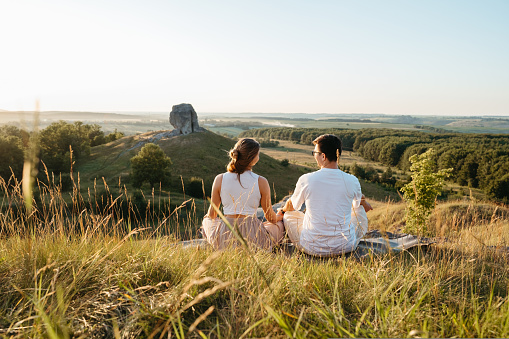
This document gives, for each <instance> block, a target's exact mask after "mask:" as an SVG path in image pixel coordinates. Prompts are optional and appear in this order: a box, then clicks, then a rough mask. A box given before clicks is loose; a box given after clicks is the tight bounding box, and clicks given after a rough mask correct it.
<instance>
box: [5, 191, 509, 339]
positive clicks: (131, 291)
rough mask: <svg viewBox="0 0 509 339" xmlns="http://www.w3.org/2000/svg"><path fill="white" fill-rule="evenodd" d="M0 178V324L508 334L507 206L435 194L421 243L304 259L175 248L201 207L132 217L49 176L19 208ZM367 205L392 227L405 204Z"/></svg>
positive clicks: (137, 332) (73, 329)
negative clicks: (430, 232) (438, 199)
mask: <svg viewBox="0 0 509 339" xmlns="http://www.w3.org/2000/svg"><path fill="white" fill-rule="evenodd" d="M3 191H4V194H3V199H4V200H5V201H7V202H8V204H4V206H6V207H4V209H2V212H1V213H2V217H1V218H0V336H6V337H14V338H25V337H30V338H34V337H36V338H38V337H45V338H48V337H49V338H62V337H63V338H66V337H77V338H89V337H118V338H119V337H126V338H158V337H167V336H172V337H179V338H183V337H212V338H219V337H222V338H240V337H243V338H247V337H298V338H301V337H313V338H315V337H316V338H326V337H353V336H356V337H507V336H509V297H508V290H509V268H508V266H507V252H504V251H502V249H503V248H504V247H506V246H508V244H509V218H508V216H509V210H508V209H507V208H505V207H501V206H496V205H493V204H491V203H482V202H476V201H467V202H461V201H456V202H447V203H444V204H440V205H438V208H437V210H436V212H435V214H434V216H433V219H432V220H431V224H432V226H433V227H431V228H432V229H434V230H435V232H436V233H437V235H439V236H441V237H442V239H446V241H443V242H440V243H438V244H437V245H435V246H433V247H432V248H431V249H430V250H429V251H427V252H412V253H403V254H400V255H396V254H388V255H383V256H370V257H368V258H365V259H363V260H356V259H351V258H350V259H349V258H341V257H340V258H335V259H328V260H309V259H308V258H307V257H304V256H302V255H299V254H298V253H296V254H294V255H288V254H286V253H285V252H282V251H279V250H276V251H274V252H273V253H268V252H264V251H254V252H253V251H252V250H249V251H248V250H247V249H246V248H243V247H239V248H232V249H227V250H224V251H220V252H213V251H212V250H211V249H210V248H202V249H199V248H196V247H187V248H184V247H182V246H181V245H179V244H178V243H177V241H178V239H179V237H180V236H181V235H180V234H179V233H178V232H175V229H176V227H174V225H175V224H174V223H176V222H179V218H180V221H183V223H184V224H186V225H187V226H186V227H188V228H197V227H198V226H199V220H197V219H196V217H195V214H193V212H192V210H188V211H187V212H185V213H182V214H180V215H179V212H182V211H183V207H180V208H176V209H175V210H169V211H168V213H169V214H168V215H164V216H162V215H159V214H154V213H152V214H151V213H150V212H149V213H147V216H146V218H145V219H141V220H140V219H136V220H135V219H132V215H134V214H135V211H134V210H132V209H133V208H134V207H133V206H132V205H131V207H130V209H129V210H128V211H127V212H130V213H131V214H129V213H127V214H126V213H125V211H124V210H122V209H121V208H120V206H119V200H117V199H116V195H113V194H112V195H111V198H110V199H109V200H108V203H107V204H104V205H103V208H102V209H97V208H93V207H92V206H93V205H94V204H96V203H98V202H97V201H93V200H91V201H89V200H88V198H87V197H86V196H85V197H83V196H81V194H80V193H79V191H78V190H77V189H75V190H73V193H72V194H71V204H65V203H63V202H64V199H63V197H62V194H61V193H60V192H59V190H58V187H55V186H52V185H50V186H48V187H43V188H42V193H43V195H42V197H41V201H40V202H36V201H34V204H35V210H34V211H33V213H27V212H26V210H25V209H24V207H23V204H22V201H23V197H22V196H21V190H20V187H19V186H16V187H11V188H9V189H8V188H6V187H3ZM123 194H125V195H126V196H129V194H128V192H124V193H123ZM41 202H45V204H44V205H41V204H40V203H41ZM91 205H92V206H91ZM130 216H131V217H130ZM369 218H370V225H371V226H370V227H371V228H373V227H374V228H378V229H386V230H394V229H396V228H397V227H398V223H401V222H404V205H402V204H401V203H396V204H393V203H385V204H384V203H377V204H376V205H375V210H374V211H372V212H370V214H369ZM182 219H183V220H182ZM158 229H159V230H161V229H166V230H168V232H167V234H169V235H163V233H164V232H157V231H156V230H158ZM490 246H491V247H490Z"/></svg>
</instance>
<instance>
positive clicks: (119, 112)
mask: <svg viewBox="0 0 509 339" xmlns="http://www.w3.org/2000/svg"><path fill="white" fill-rule="evenodd" d="M35 112H36V111H35V110H32V111H30V110H28V111H8V110H3V109H0V115H1V114H2V113H20V114H21V113H23V114H34V113H35ZM170 112H171V110H168V111H106V110H105V111H88V110H87V111H60V110H44V111H38V113H39V114H41V113H42V114H44V113H92V114H119V115H121V114H124V115H150V114H156V115H169V114H170ZM196 113H197V114H198V117H200V115H205V116H208V115H214V114H217V115H221V114H224V115H239V116H240V115H248V114H260V115H295V114H299V115H317V116H318V115H331V116H339V115H344V116H366V117H373V116H375V117H376V116H378V117H380V116H386V117H392V116H411V117H440V118H455V119H458V118H467V119H475V118H481V119H482V118H506V119H509V114H507V115H447V114H403V113H402V114H389V113H352V112H338V113H326V112H314V113H310V112H288V113H285V112H196Z"/></svg>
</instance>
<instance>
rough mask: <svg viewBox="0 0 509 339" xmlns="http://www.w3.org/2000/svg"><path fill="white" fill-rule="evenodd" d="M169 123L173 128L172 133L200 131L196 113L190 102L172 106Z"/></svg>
mask: <svg viewBox="0 0 509 339" xmlns="http://www.w3.org/2000/svg"><path fill="white" fill-rule="evenodd" d="M170 124H172V125H173V127H174V128H175V129H174V130H173V131H172V134H173V135H179V134H189V133H195V132H201V131H202V129H201V128H200V125H199V124H198V115H197V114H196V111H195V110H194V108H193V106H192V105H191V104H180V105H175V106H173V107H172V109H171V112H170Z"/></svg>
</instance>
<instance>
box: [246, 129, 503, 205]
mask: <svg viewBox="0 0 509 339" xmlns="http://www.w3.org/2000/svg"><path fill="white" fill-rule="evenodd" d="M326 133H331V134H335V135H337V136H339V137H340V138H341V140H342V142H343V149H344V150H349V151H355V152H357V153H358V154H359V155H361V156H362V157H364V158H365V159H367V160H371V161H376V162H380V163H382V164H384V165H386V166H389V167H390V166H394V167H397V168H399V169H401V170H404V171H407V170H409V168H410V161H409V158H410V157H411V156H412V155H414V154H421V153H424V152H425V151H426V150H428V149H429V148H433V149H434V150H435V157H436V159H435V160H436V161H435V163H436V164H437V169H445V168H452V169H453V172H452V173H453V175H452V176H451V177H450V178H449V180H452V181H453V182H455V183H457V184H459V185H463V186H469V187H472V188H479V189H482V190H483V191H484V192H485V193H486V194H487V195H488V196H489V197H491V198H492V199H494V200H497V201H500V202H504V203H507V202H508V201H509V136H508V135H505V134H472V133H443V132H441V133H427V132H421V131H404V130H393V129H375V128H366V129H358V130H353V129H341V128H327V129H324V128H287V127H285V128H260V129H252V130H249V131H244V132H242V133H241V134H240V135H239V136H240V137H254V138H259V139H279V140H291V141H294V142H299V143H304V144H311V143H312V141H313V140H314V139H315V138H316V137H317V136H319V135H321V134H326Z"/></svg>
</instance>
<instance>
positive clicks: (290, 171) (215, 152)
mask: <svg viewBox="0 0 509 339" xmlns="http://www.w3.org/2000/svg"><path fill="white" fill-rule="evenodd" d="M161 132H164V131H157V132H148V133H144V134H138V135H133V136H126V137H124V138H121V139H119V140H116V141H113V142H111V143H108V144H104V145H100V146H96V147H93V148H92V151H91V154H90V157H89V158H87V159H82V160H81V161H80V164H79V165H78V166H77V167H76V168H75V171H78V172H80V179H81V181H82V183H83V184H84V185H85V186H90V185H91V184H92V183H93V180H94V178H97V179H98V180H99V182H101V181H102V180H101V177H104V178H105V179H106V180H107V182H108V184H114V183H116V182H118V178H119V176H120V177H124V178H126V177H127V176H128V175H129V172H130V159H131V158H132V157H133V156H135V155H136V154H137V153H138V152H139V151H140V149H141V147H137V148H134V149H131V148H132V147H134V146H135V145H137V144H138V143H139V142H140V141H141V140H144V139H148V138H151V137H153V136H154V135H157V134H159V133H161ZM156 143H157V145H159V146H160V147H161V148H162V149H163V150H164V152H165V153H166V155H168V156H169V157H170V158H171V160H172V162H173V165H172V166H171V172H172V180H173V181H175V180H178V181H180V179H179V178H180V176H182V177H183V178H184V179H186V178H191V177H199V178H202V179H203V180H204V182H205V185H207V186H208V185H212V182H213V180H214V178H215V176H216V175H217V174H219V173H223V172H225V170H226V165H227V163H228V160H229V159H228V155H227V152H226V151H228V150H229V149H230V148H232V147H233V145H234V144H235V142H234V140H232V139H230V138H226V137H223V136H221V135H217V134H214V133H212V132H209V131H205V132H202V133H193V134H188V135H183V136H177V137H171V138H167V139H161V140H159V141H157V142H156ZM254 171H255V172H256V173H258V174H260V175H262V176H264V177H266V178H267V180H268V181H269V183H270V185H271V188H272V187H274V188H275V190H276V194H277V199H280V198H282V197H283V196H284V195H286V194H288V192H289V191H291V190H293V188H294V187H295V183H296V182H297V179H298V178H299V176H301V175H302V174H303V173H306V172H307V171H309V170H308V169H306V168H304V167H300V166H295V165H291V164H290V165H289V166H288V167H284V166H282V165H281V163H280V161H278V160H275V159H273V158H271V157H269V156H267V155H265V154H261V155H260V161H259V162H258V164H257V165H256V166H255V168H254ZM272 194H274V193H272ZM273 200H274V199H273Z"/></svg>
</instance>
